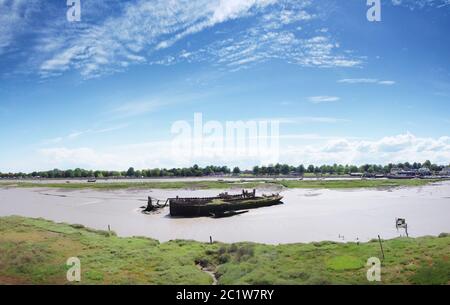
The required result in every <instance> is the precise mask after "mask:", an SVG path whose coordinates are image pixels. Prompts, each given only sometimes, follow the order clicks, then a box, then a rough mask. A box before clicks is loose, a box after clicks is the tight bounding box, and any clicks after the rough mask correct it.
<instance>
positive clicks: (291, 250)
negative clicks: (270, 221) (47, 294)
mask: <svg viewBox="0 0 450 305" xmlns="http://www.w3.org/2000/svg"><path fill="white" fill-rule="evenodd" d="M107 233H109V234H106V233H105V231H98V230H92V229H89V228H85V227H84V226H82V225H68V224H57V223H54V222H51V221H47V220H43V219H29V218H23V217H5V218H0V284H8V283H16V284H17V283H22V284H30V283H31V284H67V281H66V277H65V275H66V271H67V268H68V267H67V266H66V264H65V263H66V261H67V259H68V258H69V257H72V256H76V257H78V258H80V260H81V264H82V266H81V267H82V282H81V284H211V283H212V278H211V276H210V275H209V274H207V273H206V272H204V271H202V270H201V268H199V267H198V266H199V265H200V266H201V267H203V268H206V269H208V270H212V271H213V272H214V273H215V275H216V277H217V278H218V282H219V284H308V285H309V284H368V282H367V280H366V271H367V270H366V268H367V267H366V266H365V262H366V261H367V259H368V258H369V257H372V256H376V257H380V256H381V253H380V249H379V245H378V241H376V240H374V241H373V242H368V243H361V244H359V245H358V244H356V243H346V244H342V243H336V242H317V243H310V244H288V245H278V246H274V245H263V244H256V243H235V244H223V243H213V244H206V243H199V242H195V241H185V240H174V241H170V242H166V243H159V242H158V241H156V240H153V239H149V238H145V237H133V238H120V237H117V236H116V235H114V234H110V232H107ZM383 245H384V248H385V255H386V259H385V260H384V261H383V262H382V283H381V284H399V283H402V284H449V283H450V282H449V281H450V274H449V272H450V264H449V260H448V259H449V253H450V236H449V235H448V234H441V235H440V237H421V238H416V239H413V238H397V239H392V240H387V241H384V243H383Z"/></svg>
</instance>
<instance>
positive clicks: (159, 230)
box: [0, 181, 450, 244]
mask: <svg viewBox="0 0 450 305" xmlns="http://www.w3.org/2000/svg"><path fill="white" fill-rule="evenodd" d="M219 192H221V191H219V190H196V191H192V190H115V191H98V190H60V189H48V188H32V189H21V188H0V216H9V215H20V216H26V217H43V218H46V219H50V220H53V221H57V222H67V223H72V224H74V223H77V224H83V225H85V226H88V227H92V228H96V229H102V230H105V229H107V228H108V225H110V226H111V229H112V230H114V231H115V232H117V234H118V235H119V236H148V237H152V238H155V239H158V240H160V241H167V240H172V239H192V240H198V241H204V242H208V241H209V237H210V236H212V238H213V239H214V240H218V241H223V242H239V241H253V242H261V243H268V244H280V243H295V242H311V241H323V240H333V241H356V240H357V239H358V240H360V241H367V240H369V239H372V238H375V237H377V235H378V234H380V235H381V236H382V238H385V239H387V238H393V237H397V236H399V235H400V234H402V233H403V231H400V232H399V231H397V230H396V228H395V218H398V217H401V218H406V220H407V222H408V225H409V234H410V236H423V235H438V234H439V233H441V232H450V182H449V181H447V182H437V183H433V184H431V185H427V186H422V187H412V188H393V189H355V190H324V189H317V190H316V189H315V190H312V189H289V190H284V191H282V195H283V196H284V197H285V198H284V200H283V201H284V204H282V205H279V206H272V207H266V208H260V209H255V210H250V212H249V213H245V214H241V215H238V216H235V217H229V218H222V219H213V218H207V217H202V218H171V217H170V216H168V213H169V210H168V208H165V209H163V210H161V211H160V212H159V213H157V214H151V215H146V214H142V213H141V209H140V208H139V207H140V206H143V205H145V204H146V198H147V196H152V197H154V198H159V199H161V200H164V199H166V198H168V197H175V196H177V195H179V196H186V197H200V196H214V195H217V194H218V193H219Z"/></svg>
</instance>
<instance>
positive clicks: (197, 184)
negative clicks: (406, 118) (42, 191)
mask: <svg viewBox="0 0 450 305" xmlns="http://www.w3.org/2000/svg"><path fill="white" fill-rule="evenodd" d="M438 181H439V180H431V179H410V180H397V179H371V180H350V179H349V180H302V181H300V180H273V181H263V180H252V181H250V182H248V181H247V182H234V181H164V182H108V183H102V182H97V183H56V182H46V183H33V182H20V181H18V182H14V183H13V182H0V187H19V188H36V187H46V188H60V189H68V190H78V189H96V190H120V189H192V190H196V189H244V188H245V189H253V188H270V187H275V188H283V187H285V188H304V189H319V188H322V189H352V188H394V187H407V186H423V185H427V184H429V183H431V182H438Z"/></svg>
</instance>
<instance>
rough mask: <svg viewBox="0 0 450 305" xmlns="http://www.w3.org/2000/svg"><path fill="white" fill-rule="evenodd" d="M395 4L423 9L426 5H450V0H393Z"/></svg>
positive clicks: (440, 6)
mask: <svg viewBox="0 0 450 305" xmlns="http://www.w3.org/2000/svg"><path fill="white" fill-rule="evenodd" d="M391 1H392V4H393V5H395V6H399V5H402V6H406V7H408V8H410V9H421V8H424V7H427V6H428V7H436V8H442V7H446V6H450V0H391Z"/></svg>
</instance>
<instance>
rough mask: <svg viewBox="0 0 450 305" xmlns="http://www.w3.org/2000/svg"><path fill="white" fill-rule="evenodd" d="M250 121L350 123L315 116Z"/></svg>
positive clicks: (344, 120)
mask: <svg viewBox="0 0 450 305" xmlns="http://www.w3.org/2000/svg"><path fill="white" fill-rule="evenodd" d="M251 121H277V122H279V123H280V124H308V123H317V124H320V123H323V124H335V123H346V122H350V121H349V120H348V119H342V118H334V117H316V116H302V117H271V118H256V119H251Z"/></svg>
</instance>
